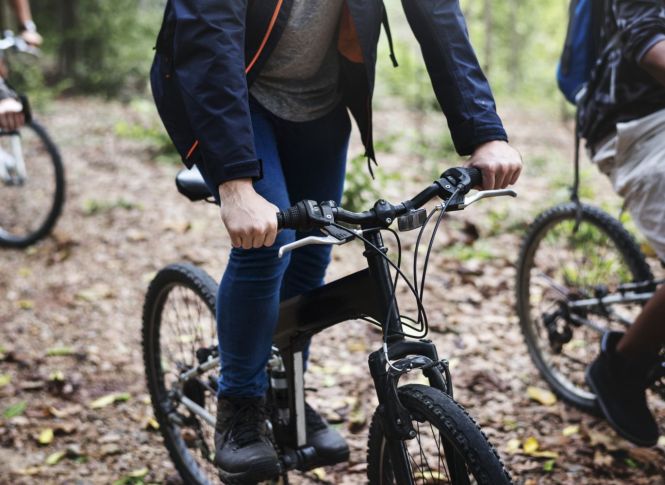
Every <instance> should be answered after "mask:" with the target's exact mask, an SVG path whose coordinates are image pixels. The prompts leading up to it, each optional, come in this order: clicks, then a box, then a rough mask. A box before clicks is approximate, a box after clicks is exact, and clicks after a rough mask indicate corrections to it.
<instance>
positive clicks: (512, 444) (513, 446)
mask: <svg viewBox="0 0 665 485" xmlns="http://www.w3.org/2000/svg"><path fill="white" fill-rule="evenodd" d="M518 451H520V440H518V439H517V438H512V439H510V440H508V443H506V453H508V454H511V455H513V454H515V453H517V452H518Z"/></svg>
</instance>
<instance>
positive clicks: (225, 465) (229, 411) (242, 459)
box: [215, 397, 280, 484]
mask: <svg viewBox="0 0 665 485" xmlns="http://www.w3.org/2000/svg"><path fill="white" fill-rule="evenodd" d="M266 418H267V413H266V409H265V403H264V400H263V399H262V398H224V397H221V398H219V400H218V402H217V424H216V426H215V464H216V465H217V467H218V469H219V476H220V478H221V479H222V481H223V482H225V483H230V484H243V483H257V482H260V481H263V480H269V479H271V478H274V477H276V476H277V475H279V473H280V467H279V459H278V458H277V453H276V452H275V448H274V447H273V445H272V442H271V440H270V432H269V430H268V427H267V425H266Z"/></svg>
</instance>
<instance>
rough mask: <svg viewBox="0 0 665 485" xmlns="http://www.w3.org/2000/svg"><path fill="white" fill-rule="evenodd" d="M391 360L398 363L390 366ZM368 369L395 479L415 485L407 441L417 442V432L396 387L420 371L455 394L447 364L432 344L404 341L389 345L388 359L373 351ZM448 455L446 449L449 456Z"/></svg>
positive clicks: (404, 483) (439, 385) (407, 484)
mask: <svg viewBox="0 0 665 485" xmlns="http://www.w3.org/2000/svg"><path fill="white" fill-rule="evenodd" d="M389 358H391V359H393V358H395V359H399V360H398V361H396V362H395V363H390V362H389V361H388V359H389ZM369 368H370V373H371V375H372V379H373V380H374V387H375V389H376V394H377V398H378V400H379V415H380V417H381V422H382V428H383V432H384V434H385V437H386V443H387V446H388V452H389V454H390V458H391V461H392V463H393V473H394V475H395V480H396V482H397V483H398V484H400V485H412V484H413V476H412V474H411V473H410V470H411V465H410V461H409V455H408V452H407V450H406V447H405V445H404V442H405V441H408V440H412V439H414V438H415V437H416V435H417V433H416V430H415V429H414V428H413V426H412V424H411V420H412V418H411V415H410V413H409V411H408V410H407V409H406V408H405V407H404V405H403V404H402V403H401V402H400V400H399V395H398V393H397V384H398V381H399V378H400V377H401V376H402V375H403V374H405V373H407V372H409V371H412V370H420V371H422V373H423V374H424V375H425V376H426V377H427V378H428V379H429V382H430V385H431V386H432V387H434V388H437V389H440V390H441V391H443V392H446V393H448V394H452V384H451V383H450V379H449V377H448V371H447V362H445V361H439V359H438V356H437V352H436V347H435V346H434V344H433V343H432V342H431V341H429V340H420V341H407V340H403V339H402V340H399V341H396V342H394V343H392V344H390V345H389V347H388V356H386V352H385V351H384V349H383V348H381V349H379V350H376V351H374V352H372V353H371V354H370V356H369ZM444 375H445V376H446V377H445V378H444ZM448 453H449V451H448V450H447V449H446V456H448Z"/></svg>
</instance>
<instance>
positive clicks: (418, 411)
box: [367, 384, 512, 485]
mask: <svg viewBox="0 0 665 485" xmlns="http://www.w3.org/2000/svg"><path fill="white" fill-rule="evenodd" d="M397 392H398V396H399V400H400V402H401V403H402V405H403V406H404V407H405V408H406V409H407V410H408V412H409V414H410V415H411V420H412V424H413V428H414V429H415V431H416V436H415V438H414V439H411V440H408V441H403V442H402V443H401V446H402V447H403V449H404V455H405V457H406V459H405V463H402V464H400V465H399V466H400V467H402V468H406V470H401V471H406V474H407V475H410V477H411V481H412V482H413V483H414V484H436V485H438V484H446V483H450V484H471V483H478V484H488V485H490V484H491V485H501V484H507V483H512V482H511V479H510V475H509V474H508V472H507V471H506V469H505V467H504V466H503V464H502V463H501V460H500V459H499V456H498V454H497V453H496V451H495V450H494V448H493V447H492V445H491V444H490V443H489V442H488V441H487V438H486V437H485V435H484V434H483V432H482V431H481V430H480V428H479V427H478V425H477V424H476V423H475V421H473V419H472V418H471V417H470V416H469V415H468V414H467V412H466V411H465V410H464V408H463V407H462V406H461V405H459V404H458V403H457V402H455V401H454V400H453V399H452V398H451V397H450V396H448V395H447V394H445V393H444V392H442V391H440V390H438V389H434V388H432V387H428V386H424V385H420V384H409V385H405V386H403V387H400V388H398V390H397ZM407 460H408V463H406V461H407ZM395 474H396V469H395V465H394V464H393V463H392V459H391V457H390V453H389V443H388V439H387V438H386V436H385V433H384V432H383V424H382V416H381V414H380V413H379V411H378V410H377V412H375V413H374V416H373V418H372V423H371V425H370V430H369V441H368V446H367V477H368V479H369V483H370V484H371V485H390V484H396V483H398V482H397V480H396V478H395Z"/></svg>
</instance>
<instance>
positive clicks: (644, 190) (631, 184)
mask: <svg viewBox="0 0 665 485" xmlns="http://www.w3.org/2000/svg"><path fill="white" fill-rule="evenodd" d="M596 148H597V150H596V152H595V154H594V155H593V157H592V158H591V161H592V162H593V163H595V164H596V165H598V168H599V169H600V170H601V171H602V172H603V173H604V174H606V175H607V176H608V177H609V178H610V180H611V181H612V186H613V187H614V190H615V191H616V192H617V193H618V194H619V195H621V196H622V197H623V198H624V200H625V204H626V208H627V209H628V211H629V212H630V215H631V216H632V218H633V220H634V221H635V224H636V225H637V227H638V229H639V230H640V231H641V232H642V234H644V236H645V237H646V238H647V240H648V241H649V244H650V245H651V246H652V247H653V249H654V251H655V252H656V254H657V255H658V257H659V258H660V259H661V260H662V261H665V110H660V111H656V112H655V113H653V114H650V115H649V116H645V117H644V118H640V119H637V120H633V121H629V122H626V123H617V133H616V135H613V136H611V137H610V138H608V139H606V140H604V141H602V142H601V143H599V144H598V145H597V146H596Z"/></svg>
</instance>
